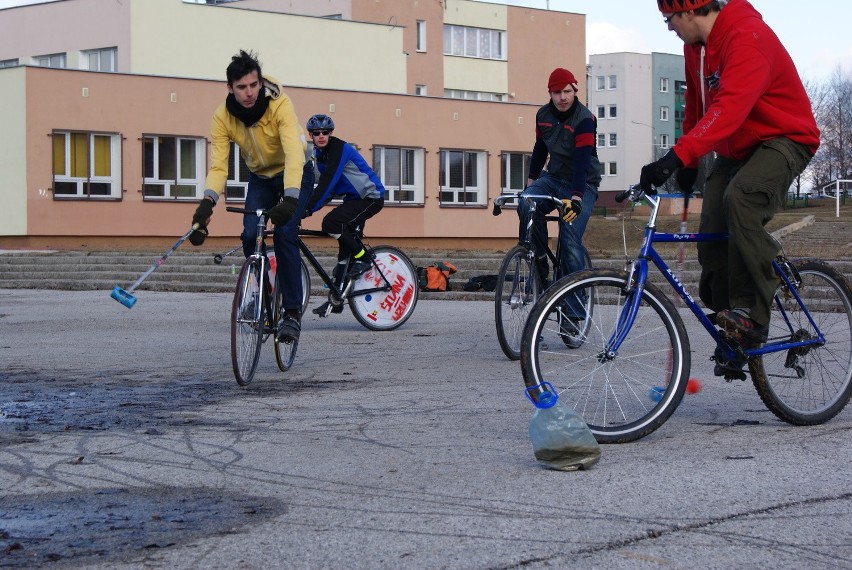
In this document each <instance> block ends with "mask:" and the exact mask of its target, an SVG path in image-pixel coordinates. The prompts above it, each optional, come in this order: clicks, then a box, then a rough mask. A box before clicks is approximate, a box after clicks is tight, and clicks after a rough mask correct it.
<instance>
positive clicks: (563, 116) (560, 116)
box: [550, 99, 579, 122]
mask: <svg viewBox="0 0 852 570" xmlns="http://www.w3.org/2000/svg"><path fill="white" fill-rule="evenodd" d="M578 102H579V100H578V99H574V102H573V103H571V106H570V107H568V109H567V110H566V111H565V112H562V111H560V110H559V109H557V108H556V105H554V104H553V101H551V102H550V110H551V111H552V112H553V114H554V116H555V117H556V118H557V120H559V122H565V121H567V120H568V117H570V116H571V113H573V112H574V109H576V108H577V103H578Z"/></svg>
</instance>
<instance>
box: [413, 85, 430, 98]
mask: <svg viewBox="0 0 852 570" xmlns="http://www.w3.org/2000/svg"><path fill="white" fill-rule="evenodd" d="M414 94H415V95H419V96H420V97H425V96H426V95H427V89H426V86H425V85H420V84H419V83H418V84H417V85H415V86H414Z"/></svg>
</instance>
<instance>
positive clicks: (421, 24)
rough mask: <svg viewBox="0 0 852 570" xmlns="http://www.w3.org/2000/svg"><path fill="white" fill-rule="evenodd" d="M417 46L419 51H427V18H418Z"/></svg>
mask: <svg viewBox="0 0 852 570" xmlns="http://www.w3.org/2000/svg"><path fill="white" fill-rule="evenodd" d="M416 26H417V47H416V48H415V49H416V50H417V51H419V52H425V51H426V20H417V25H416Z"/></svg>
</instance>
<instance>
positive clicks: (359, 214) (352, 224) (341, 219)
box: [322, 199, 385, 261]
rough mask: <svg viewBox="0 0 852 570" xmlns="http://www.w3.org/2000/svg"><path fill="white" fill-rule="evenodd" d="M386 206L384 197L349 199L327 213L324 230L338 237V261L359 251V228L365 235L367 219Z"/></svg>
mask: <svg viewBox="0 0 852 570" xmlns="http://www.w3.org/2000/svg"><path fill="white" fill-rule="evenodd" d="M384 206H385V201H384V199H378V200H374V199H365V200H347V201H345V202H343V203H342V204H340V205H339V206H337V207H336V208H334V209H333V210H332V211H330V212H329V213H328V214H326V215H325V217H324V218H323V219H322V231H324V232H325V233H327V234H329V235H331V236H332V237H334V238H336V239H337V247H338V253H337V259H338V261H342V260H344V259H346V258H348V257H349V256H351V255H355V254H356V253H358V250H359V244H358V235H359V233H358V230H359V229H360V235H363V232H364V225H365V224H366V223H367V220H368V219H370V218H372V217H373V216H375V215H376V214H378V213H379V212H380V211H381V209H382V208H383V207H384Z"/></svg>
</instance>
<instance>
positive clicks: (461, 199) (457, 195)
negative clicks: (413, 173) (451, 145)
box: [438, 149, 488, 206]
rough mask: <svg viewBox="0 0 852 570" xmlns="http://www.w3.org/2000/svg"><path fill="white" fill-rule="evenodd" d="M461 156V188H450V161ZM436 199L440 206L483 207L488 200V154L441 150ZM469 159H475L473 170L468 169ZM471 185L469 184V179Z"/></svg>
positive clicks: (472, 151)
mask: <svg viewBox="0 0 852 570" xmlns="http://www.w3.org/2000/svg"><path fill="white" fill-rule="evenodd" d="M459 154H461V169H462V171H461V176H462V183H463V186H450V183H451V180H450V178H451V177H452V175H453V172H454V171H456V170H457V169H456V168H454V166H455V165H454V164H453V161H452V159H453V158H454V157H458V156H459ZM438 156H439V162H440V168H439V171H438V185H439V187H438V191H439V194H438V198H439V202H440V204H441V206H484V205H485V204H486V203H487V199H488V154H487V153H486V152H485V151H482V150H467V149H441V151H440V153H439V155H438ZM470 158H475V159H476V166H475V168H474V169H473V170H471V169H470V168H469V167H468V162H469V159H470ZM472 177H473V178H475V179H474V180H472V182H473V184H469V182H471V178H472Z"/></svg>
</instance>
